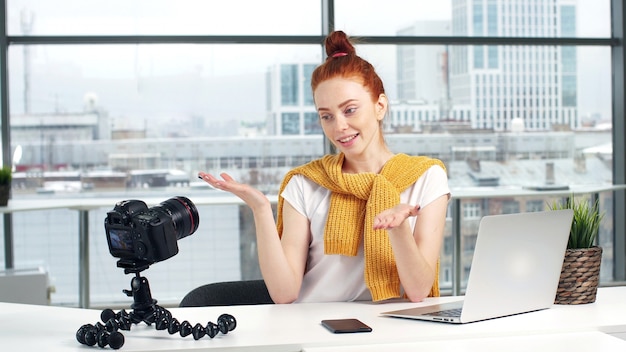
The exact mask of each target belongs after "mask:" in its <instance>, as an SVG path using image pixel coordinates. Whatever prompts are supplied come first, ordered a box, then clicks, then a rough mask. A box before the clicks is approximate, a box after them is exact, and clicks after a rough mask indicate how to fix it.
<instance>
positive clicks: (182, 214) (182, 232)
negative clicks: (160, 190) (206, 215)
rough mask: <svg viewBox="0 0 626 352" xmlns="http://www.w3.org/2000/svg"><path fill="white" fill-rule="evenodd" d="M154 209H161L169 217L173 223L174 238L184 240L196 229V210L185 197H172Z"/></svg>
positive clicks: (197, 220) (197, 219) (197, 218)
mask: <svg viewBox="0 0 626 352" xmlns="http://www.w3.org/2000/svg"><path fill="white" fill-rule="evenodd" d="M155 208H161V209H162V210H164V211H166V212H167V213H168V214H169V215H170V216H171V217H172V222H173V223H174V229H175V230H176V238H177V239H179V240H180V239H181V238H185V237H187V236H189V235H191V234H192V233H194V232H196V230H197V229H198V224H199V222H200V217H199V216H198V209H197V208H196V206H195V205H194V204H193V202H192V201H190V200H189V199H188V198H186V197H173V198H170V199H168V200H166V201H164V202H162V203H161V204H159V205H157V206H156V207H155Z"/></svg>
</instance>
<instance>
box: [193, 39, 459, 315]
mask: <svg viewBox="0 0 626 352" xmlns="http://www.w3.org/2000/svg"><path fill="white" fill-rule="evenodd" d="M325 46H326V53H327V55H328V58H327V60H326V62H325V63H323V64H322V65H320V66H319V67H318V68H316V70H315V71H314V72H313V75H312V79H311V86H312V91H313V97H314V101H315V106H316V108H317V111H318V113H319V119H320V123H321V126H322V129H323V131H324V134H325V136H326V137H327V138H328V139H329V140H330V141H331V142H332V143H333V144H334V145H335V147H336V148H337V151H338V153H337V154H336V155H327V156H325V157H323V158H321V159H319V160H314V161H312V162H310V163H308V164H306V165H303V166H300V167H298V168H295V169H293V170H291V171H290V172H289V173H288V174H287V175H286V177H285V179H284V180H283V183H282V184H281V188H280V192H279V195H280V197H279V201H278V219H277V221H276V223H275V222H274V217H273V213H272V208H271V205H270V202H269V200H268V199H267V198H266V197H265V196H264V195H263V194H262V193H261V192H260V191H258V190H256V189H254V188H252V187H250V186H249V185H245V184H241V183H238V182H236V181H235V180H234V179H233V178H232V177H230V176H229V175H227V174H224V173H223V174H221V179H219V178H217V177H214V176H213V175H210V174H207V173H203V172H201V173H200V174H199V177H200V178H202V179H203V180H205V181H206V182H208V183H209V184H210V185H212V186H213V187H215V188H217V189H221V190H224V191H227V192H231V193H233V194H235V195H237V196H238V197H239V198H241V199H242V200H243V201H244V202H245V203H246V204H247V205H248V206H250V208H251V209H252V212H253V214H254V221H255V225H256V231H257V245H258V255H259V265H260V268H261V273H262V275H263V278H264V280H265V283H266V285H267V287H268V290H269V293H270V295H271V297H272V300H273V301H274V302H275V303H291V302H323V301H353V300H374V301H381V300H386V299H390V298H395V297H401V296H406V297H408V299H410V300H411V301H414V302H417V301H421V300H422V299H423V298H424V297H426V296H428V295H438V294H439V288H438V278H437V275H438V265H439V263H438V258H439V253H440V248H441V243H442V238H443V230H444V225H445V215H446V209H447V203H448V199H449V196H450V191H449V188H448V182H447V176H446V173H445V170H444V166H443V163H441V161H439V160H436V159H430V158H427V157H410V156H407V155H405V154H394V153H393V152H391V151H390V150H389V148H388V147H387V145H386V144H385V141H384V139H383V133H382V121H383V119H384V117H385V115H386V114H387V110H388V101H387V96H386V95H385V90H384V87H383V83H382V81H381V79H380V77H379V76H378V75H377V74H376V72H375V70H374V68H373V67H372V65H371V64H370V63H369V62H367V61H365V60H363V59H362V58H361V57H359V56H358V55H356V52H355V48H354V46H353V45H352V43H351V42H350V40H349V38H348V37H347V36H346V34H345V33H343V32H342V31H336V32H333V33H331V34H330V35H329V36H328V37H327V38H326V40H325Z"/></svg>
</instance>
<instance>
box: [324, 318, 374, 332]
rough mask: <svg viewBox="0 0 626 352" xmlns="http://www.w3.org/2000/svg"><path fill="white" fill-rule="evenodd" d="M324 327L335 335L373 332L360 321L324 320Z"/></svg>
mask: <svg viewBox="0 0 626 352" xmlns="http://www.w3.org/2000/svg"><path fill="white" fill-rule="evenodd" d="M322 325H324V327H325V328H326V329H328V330H330V331H331V332H333V333H335V334H343V333H349V332H370V331H372V328H370V327H369V326H367V325H366V324H365V323H363V322H362V321H360V320H358V319H327V320H322Z"/></svg>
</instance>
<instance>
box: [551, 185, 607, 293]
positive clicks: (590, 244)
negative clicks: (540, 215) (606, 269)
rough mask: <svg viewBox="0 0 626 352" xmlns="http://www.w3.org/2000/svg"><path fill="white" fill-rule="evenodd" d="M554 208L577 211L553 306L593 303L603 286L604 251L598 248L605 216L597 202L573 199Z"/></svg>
mask: <svg viewBox="0 0 626 352" xmlns="http://www.w3.org/2000/svg"><path fill="white" fill-rule="evenodd" d="M551 208H552V209H553V210H558V209H572V210H573V211H574V217H573V220H572V227H571V229H570V233H569V240H568V242H567V250H566V251H565V258H564V260H563V268H562V270H561V277H560V279H559V286H558V289H557V293H556V298H555V302H554V303H556V304H585V303H593V302H595V300H596V293H597V291H598V284H599V282H600V264H601V262H602V247H600V246H598V245H597V244H596V239H597V237H598V232H599V231H600V223H601V222H602V219H603V218H604V213H600V207H599V203H598V201H597V200H596V201H595V202H593V204H591V202H589V201H587V200H581V201H579V202H576V201H575V200H574V197H573V196H571V197H569V198H567V200H566V201H565V202H564V203H557V202H555V203H553V204H552V206H551Z"/></svg>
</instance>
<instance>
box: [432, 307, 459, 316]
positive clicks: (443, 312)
mask: <svg viewBox="0 0 626 352" xmlns="http://www.w3.org/2000/svg"><path fill="white" fill-rule="evenodd" d="M426 315H431V316H434V317H460V316H461V308H454V309H445V310H440V311H438V312H432V313H428V314H426Z"/></svg>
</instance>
